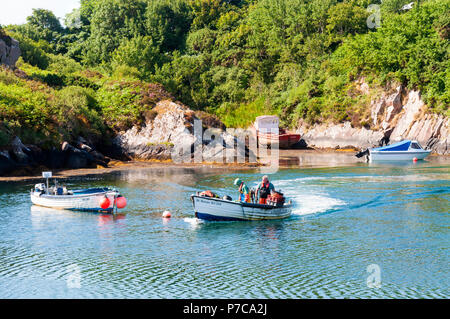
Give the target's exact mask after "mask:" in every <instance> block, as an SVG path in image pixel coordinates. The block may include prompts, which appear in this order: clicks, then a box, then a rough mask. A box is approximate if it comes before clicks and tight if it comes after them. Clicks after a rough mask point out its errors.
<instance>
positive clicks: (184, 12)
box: [146, 0, 192, 52]
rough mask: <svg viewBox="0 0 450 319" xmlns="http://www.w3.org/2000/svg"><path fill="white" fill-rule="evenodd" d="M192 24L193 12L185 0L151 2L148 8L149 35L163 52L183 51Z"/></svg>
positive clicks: (147, 25) (147, 24) (147, 23)
mask: <svg viewBox="0 0 450 319" xmlns="http://www.w3.org/2000/svg"><path fill="white" fill-rule="evenodd" d="M191 23H192V12H191V10H190V7H189V5H188V3H187V2H186V1H185V0H159V1H151V2H150V3H149V5H148V7H147V12H146V27H147V34H148V35H150V36H151V37H152V39H154V41H155V43H156V44H157V45H158V46H159V48H160V50H161V52H170V51H173V50H180V49H182V48H183V47H184V43H185V38H186V35H187V33H188V32H189V28H190V26H191Z"/></svg>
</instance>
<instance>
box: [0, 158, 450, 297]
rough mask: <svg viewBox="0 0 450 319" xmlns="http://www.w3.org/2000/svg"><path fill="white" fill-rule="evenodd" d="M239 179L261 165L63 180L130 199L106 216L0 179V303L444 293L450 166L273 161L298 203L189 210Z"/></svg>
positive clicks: (277, 180) (278, 182)
mask: <svg viewBox="0 0 450 319" xmlns="http://www.w3.org/2000/svg"><path fill="white" fill-rule="evenodd" d="M236 177H241V178H242V179H244V180H245V181H246V182H247V183H248V184H249V185H250V186H255V185H256V182H257V181H259V179H260V178H261V174H260V173H259V172H258V171H255V170H251V171H239V172H236V171H232V172H220V171H217V170H215V171H208V170H207V169H204V170H198V169H197V170H194V169H162V170H139V171H123V172H117V173H114V174H110V175H105V176H95V177H77V178H70V179H66V184H67V185H68V186H69V187H71V188H85V187H94V186H114V187H117V188H118V189H119V190H120V191H121V192H122V193H123V194H124V195H125V196H126V197H127V199H128V202H129V205H128V207H127V208H126V209H125V210H124V212H125V214H123V215H119V216H116V217H112V216H110V215H101V214H92V213H77V212H69V211H67V212H66V211H56V210H51V209H45V208H40V207H36V206H32V205H31V203H30V199H29V194H28V192H29V189H30V188H31V187H32V186H33V185H34V183H35V182H20V183H19V182H14V183H12V182H8V183H0V298H322V297H324V298H449V297H450V290H449V266H448V265H449V242H450V241H449V239H450V235H449V212H450V163H449V162H448V161H447V162H445V161H443V162H442V161H441V162H433V161H431V162H422V163H418V164H412V163H407V164H405V165H392V164H387V165H372V164H362V163H361V164H354V165H350V166H345V167H337V168H336V167H326V168H303V169H283V170H280V171H279V172H278V173H276V174H274V175H271V180H272V181H273V183H274V185H275V187H276V188H279V189H281V190H282V191H283V192H284V193H285V194H286V195H287V196H288V197H290V198H291V199H293V200H294V201H295V203H296V207H295V209H294V212H293V215H292V217H291V218H289V219H287V220H283V221H262V222H198V221H197V220H196V219H195V218H193V210H192V205H191V202H190V200H189V195H190V194H192V193H194V192H195V191H196V190H206V189H211V190H215V191H217V192H218V193H219V194H220V195H225V194H229V195H231V196H232V197H233V198H235V197H236V196H237V194H236V193H237V192H236V189H235V188H234V186H233V180H234V179H235V178H236ZM165 210H169V211H171V212H172V216H173V217H172V218H171V219H170V220H164V219H163V218H161V215H162V212H163V211H165ZM369 265H372V266H369ZM368 267H369V269H368ZM368 270H369V271H368ZM368 282H369V285H368ZM371 283H375V284H376V283H379V285H378V286H377V287H373V285H370V284H371Z"/></svg>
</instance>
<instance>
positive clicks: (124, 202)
mask: <svg viewBox="0 0 450 319" xmlns="http://www.w3.org/2000/svg"><path fill="white" fill-rule="evenodd" d="M116 206H117V208H125V206H127V199H126V198H125V197H123V196H119V197H117V198H116Z"/></svg>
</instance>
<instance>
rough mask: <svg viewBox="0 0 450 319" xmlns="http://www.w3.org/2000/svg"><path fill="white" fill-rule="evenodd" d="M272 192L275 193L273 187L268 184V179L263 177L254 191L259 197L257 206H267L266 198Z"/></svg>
mask: <svg viewBox="0 0 450 319" xmlns="http://www.w3.org/2000/svg"><path fill="white" fill-rule="evenodd" d="M273 191H275V186H273V184H272V183H271V182H269V177H267V175H264V176H263V178H262V181H261V183H260V184H259V185H258V188H257V189H256V193H257V195H259V204H267V196H269V195H270V193H271V192H273Z"/></svg>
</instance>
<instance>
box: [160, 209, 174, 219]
mask: <svg viewBox="0 0 450 319" xmlns="http://www.w3.org/2000/svg"><path fill="white" fill-rule="evenodd" d="M162 217H163V218H170V217H172V214H171V213H170V212H169V211H168V210H166V211H165V212H164V213H163V215H162Z"/></svg>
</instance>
